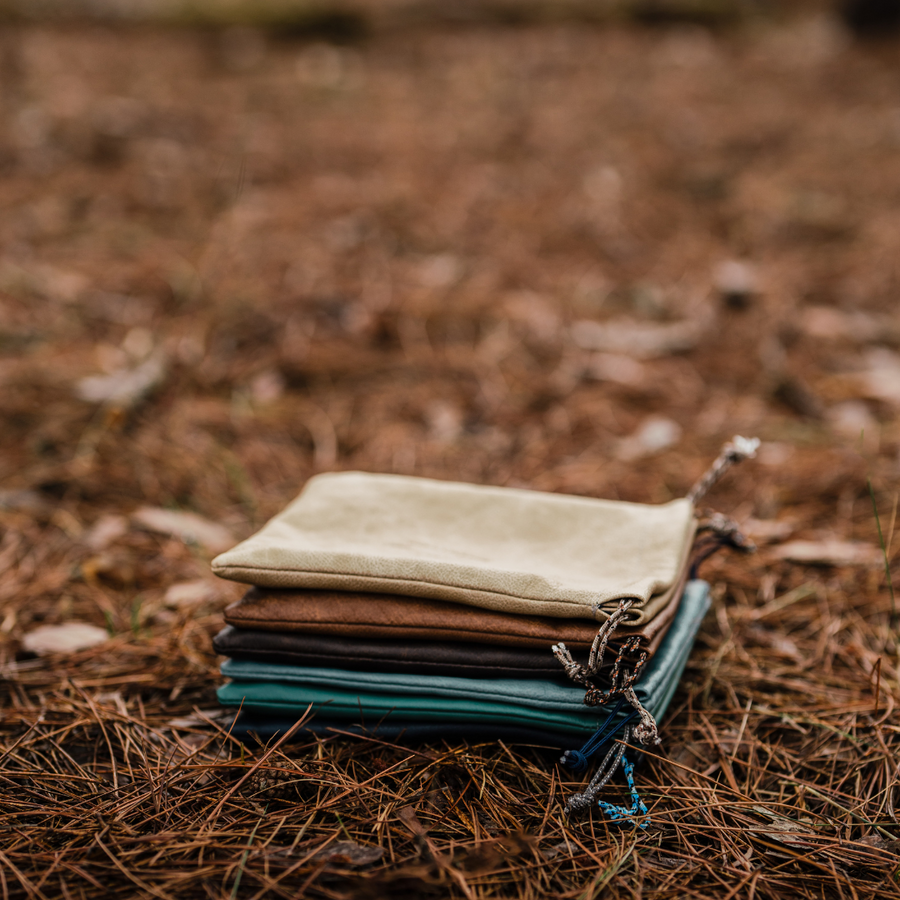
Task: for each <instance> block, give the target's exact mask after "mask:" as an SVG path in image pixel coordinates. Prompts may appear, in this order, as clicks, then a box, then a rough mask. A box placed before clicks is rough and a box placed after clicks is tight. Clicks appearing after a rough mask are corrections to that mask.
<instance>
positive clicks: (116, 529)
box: [82, 515, 128, 551]
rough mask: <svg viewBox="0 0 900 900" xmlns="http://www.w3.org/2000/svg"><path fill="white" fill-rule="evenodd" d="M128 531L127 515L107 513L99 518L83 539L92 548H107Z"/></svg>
mask: <svg viewBox="0 0 900 900" xmlns="http://www.w3.org/2000/svg"><path fill="white" fill-rule="evenodd" d="M127 531H128V519H126V518H125V516H114V515H106V516H101V517H100V518H99V519H97V521H96V522H95V523H94V524H93V525H92V526H91V528H90V530H89V531H88V532H87V534H85V535H84V537H83V538H82V540H83V541H84V543H85V544H86V545H87V546H88V547H90V549H91V550H98V551H99V550H105V549H106V548H107V547H108V546H109V545H110V544H111V543H113V541H117V540H118V539H119V538H120V537H122V535H124V534H125V533H126V532H127Z"/></svg>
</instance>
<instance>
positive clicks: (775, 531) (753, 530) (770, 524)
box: [741, 519, 796, 544]
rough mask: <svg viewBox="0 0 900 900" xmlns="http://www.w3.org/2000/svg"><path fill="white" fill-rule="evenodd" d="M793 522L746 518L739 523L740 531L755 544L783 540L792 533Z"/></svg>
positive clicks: (794, 526)
mask: <svg viewBox="0 0 900 900" xmlns="http://www.w3.org/2000/svg"><path fill="white" fill-rule="evenodd" d="M795 528H796V525H795V524H794V523H793V522H779V521H776V520H774V519H747V521H746V522H744V523H743V524H742V525H741V531H743V532H744V534H746V535H747V537H749V538H752V539H753V541H755V542H756V543H757V544H767V543H771V542H774V541H783V540H784V539H785V538H788V537H790V536H791V535H792V534H793V533H794V529H795Z"/></svg>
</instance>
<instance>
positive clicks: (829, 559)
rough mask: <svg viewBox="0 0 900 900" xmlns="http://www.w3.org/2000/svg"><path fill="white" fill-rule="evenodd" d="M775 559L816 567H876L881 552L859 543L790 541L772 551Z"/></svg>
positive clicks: (878, 563) (879, 561)
mask: <svg viewBox="0 0 900 900" xmlns="http://www.w3.org/2000/svg"><path fill="white" fill-rule="evenodd" d="M771 552H772V555H773V556H774V557H775V558H776V559H786V560H788V561H789V562H796V563H806V564H808V565H818V566H877V565H882V564H883V563H884V557H883V555H882V552H881V550H879V549H878V548H877V547H873V546H872V545H871V544H863V543H861V542H859V541H791V542H790V543H787V544H784V545H783V546H781V547H776V548H774V549H773V550H772V551H771Z"/></svg>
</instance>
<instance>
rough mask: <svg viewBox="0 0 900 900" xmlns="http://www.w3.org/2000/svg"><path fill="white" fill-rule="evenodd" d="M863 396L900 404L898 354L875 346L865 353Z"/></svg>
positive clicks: (899, 360) (899, 363)
mask: <svg viewBox="0 0 900 900" xmlns="http://www.w3.org/2000/svg"><path fill="white" fill-rule="evenodd" d="M866 369H867V371H866V372H865V374H864V375H863V379H862V392H863V396H865V397H868V398H870V399H872V400H884V401H886V402H888V403H895V404H898V405H900V356H898V355H897V354H896V353H892V352H891V351H890V350H885V349H884V348H883V347H875V348H873V349H872V350H870V351H869V352H868V353H867V354H866Z"/></svg>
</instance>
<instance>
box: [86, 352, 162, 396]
mask: <svg viewBox="0 0 900 900" xmlns="http://www.w3.org/2000/svg"><path fill="white" fill-rule="evenodd" d="M165 374H166V364H165V358H164V357H163V356H162V355H161V354H156V355H153V356H151V357H149V358H148V359H145V360H144V361H143V362H142V363H140V364H138V365H136V366H134V367H133V368H124V369H119V370H117V371H115V372H112V373H111V374H109V375H88V376H87V377H86V378H81V379H79V380H78V381H77V382H76V383H75V393H76V394H77V395H78V397H79V398H80V399H81V400H86V401H87V402H88V403H105V404H107V405H108V406H115V407H118V408H121V409H128V408H129V407H132V406H135V405H136V404H137V403H138V402H140V401H141V400H143V398H144V397H146V396H147V394H149V393H150V391H151V390H153V388H155V387H156V386H157V385H158V384H160V382H162V380H163V378H164V377H165Z"/></svg>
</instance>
